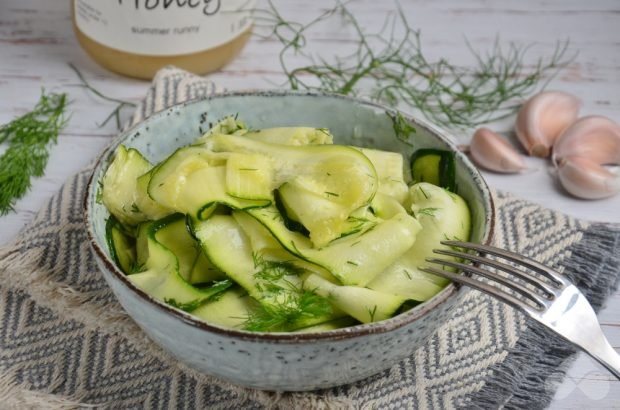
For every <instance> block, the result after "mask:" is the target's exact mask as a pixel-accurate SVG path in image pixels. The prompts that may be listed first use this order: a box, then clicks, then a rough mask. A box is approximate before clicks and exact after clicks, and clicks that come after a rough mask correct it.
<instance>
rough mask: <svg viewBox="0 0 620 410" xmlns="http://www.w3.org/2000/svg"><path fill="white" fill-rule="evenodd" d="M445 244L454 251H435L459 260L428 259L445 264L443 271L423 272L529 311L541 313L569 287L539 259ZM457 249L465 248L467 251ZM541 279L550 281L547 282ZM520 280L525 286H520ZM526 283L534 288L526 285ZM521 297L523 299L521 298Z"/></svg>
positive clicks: (466, 244) (488, 248) (489, 248)
mask: <svg viewBox="0 0 620 410" xmlns="http://www.w3.org/2000/svg"><path fill="white" fill-rule="evenodd" d="M441 243H442V244H444V245H447V246H449V247H450V248H451V249H435V250H434V251H433V252H435V253H437V254H440V255H445V256H450V257H453V258H456V260H454V259H441V258H428V259H426V260H427V262H431V263H436V264H439V265H442V267H443V269H438V268H435V267H423V268H421V270H423V271H424V272H427V273H431V274H435V275H438V276H442V277H445V278H447V279H450V280H452V281H454V282H457V283H461V284H463V285H467V286H470V287H472V288H475V289H478V290H480V291H482V292H486V293H489V294H491V295H494V296H496V297H498V298H500V299H502V300H503V301H505V302H507V303H509V304H511V305H513V306H515V307H518V308H521V309H525V310H528V309H531V308H534V309H536V310H537V311H543V310H545V309H546V308H547V307H548V306H549V305H550V303H551V302H552V301H553V300H554V299H555V297H556V295H557V294H558V293H559V292H560V291H561V289H563V288H564V287H565V286H566V285H567V283H566V281H565V280H564V279H563V278H562V277H561V276H560V275H559V274H558V273H556V272H555V271H553V270H551V269H549V268H548V267H546V266H544V265H542V264H541V263H539V262H537V261H535V260H532V259H529V258H526V257H524V256H521V255H518V254H516V253H513V252H509V251H506V250H503V249H499V248H495V247H492V246H487V245H480V244H474V243H469V242H462V241H442V242H441ZM457 249H462V250H463V251H460V250H457ZM468 251H470V252H468ZM471 251H475V252H478V253H479V254H475V253H471ZM484 255H493V256H495V257H500V258H502V259H504V260H506V261H508V262H512V263H514V264H516V265H518V266H520V267H523V268H525V269H519V268H516V267H515V266H512V265H509V264H507V263H504V262H500V261H498V260H496V259H491V258H489V257H485V256H484ZM459 260H463V261H470V262H473V264H467V263H462V262H460V261H459ZM446 267H450V268H454V269H457V270H460V271H462V272H466V273H468V274H469V275H463V274H457V273H453V272H450V271H448V270H446V269H445V268H446ZM484 267H492V268H495V269H498V270H500V271H503V272H505V273H507V274H508V276H506V275H500V274H499V273H498V272H495V271H491V270H488V269H483V268H484ZM537 275H538V276H537ZM540 276H542V277H544V278H545V279H546V280H543V279H542V278H541V277H540ZM480 277H484V278H487V279H488V280H489V281H482V280H480ZM519 281H521V282H522V283H523V284H522V283H519ZM498 284H499V285H501V286H503V287H505V288H508V289H510V290H511V291H512V292H508V291H506V290H505V289H502V287H501V286H497V285H498ZM525 284H529V285H530V286H529V287H528V286H525ZM518 295H521V296H522V297H521V298H519V297H518Z"/></svg>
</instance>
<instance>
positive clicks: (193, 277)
mask: <svg viewBox="0 0 620 410" xmlns="http://www.w3.org/2000/svg"><path fill="white" fill-rule="evenodd" d="M224 279H226V275H225V274H224V272H222V271H221V270H219V269H218V268H217V267H215V265H213V264H212V263H211V261H209V259H208V258H207V256H206V255H205V254H204V252H202V248H201V249H200V252H198V256H197V257H196V261H195V262H194V266H192V271H191V272H190V275H189V278H188V279H187V281H188V282H189V283H191V284H192V285H195V284H202V283H209V282H215V281H220V280H224Z"/></svg>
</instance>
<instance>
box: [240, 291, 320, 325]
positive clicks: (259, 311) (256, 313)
mask: <svg viewBox="0 0 620 410" xmlns="http://www.w3.org/2000/svg"><path fill="white" fill-rule="evenodd" d="M331 312H332V307H331V304H330V303H329V301H328V300H327V299H326V298H324V297H322V296H319V295H317V294H316V293H314V292H310V291H308V290H298V291H297V292H290V293H288V294H287V297H286V298H285V299H284V300H282V301H280V302H279V303H274V304H261V305H260V307H258V308H256V309H255V310H253V311H252V312H251V313H249V314H248V317H247V320H246V322H245V325H244V329H245V330H250V331H254V332H277V331H286V330H289V329H290V328H291V327H292V326H293V327H294V326H295V324H297V323H299V322H300V321H301V320H303V319H311V318H317V317H321V316H327V315H329V314H330V313H331Z"/></svg>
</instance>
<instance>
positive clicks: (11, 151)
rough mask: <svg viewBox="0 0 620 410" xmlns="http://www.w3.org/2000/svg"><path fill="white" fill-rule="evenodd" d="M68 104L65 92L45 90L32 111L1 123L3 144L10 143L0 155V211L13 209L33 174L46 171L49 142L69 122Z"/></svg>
mask: <svg viewBox="0 0 620 410" xmlns="http://www.w3.org/2000/svg"><path fill="white" fill-rule="evenodd" d="M67 104H68V102H67V95H66V94H64V93H63V94H57V93H50V94H46V93H45V91H43V92H42V93H41V97H40V98H39V101H38V102H37V105H35V107H34V109H33V110H32V111H30V112H28V113H26V114H24V115H22V116H21V117H18V118H15V119H14V120H12V121H11V122H9V123H7V124H5V125H2V126H0V144H2V143H6V144H8V148H7V149H6V151H5V152H4V153H3V154H2V155H1V156H0V187H2V189H0V215H6V214H8V213H9V212H11V211H13V210H14V205H15V201H17V200H18V199H20V198H21V197H23V196H24V195H25V194H26V192H28V190H29V189H30V187H31V184H32V183H31V179H32V177H40V176H42V175H43V173H44V172H45V167H46V166H47V160H48V158H49V154H50V153H49V148H50V145H52V144H55V143H56V142H57V140H58V134H59V133H60V131H61V130H62V129H63V128H64V126H65V125H66V123H67V117H66V113H65V111H66V108H67Z"/></svg>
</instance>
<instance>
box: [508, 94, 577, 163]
mask: <svg viewBox="0 0 620 410" xmlns="http://www.w3.org/2000/svg"><path fill="white" fill-rule="evenodd" d="M580 106H581V101H580V100H579V99H578V98H577V97H575V96H573V95H571V94H567V93H564V92H561V91H545V92H542V93H539V94H536V95H535V96H533V97H532V98H530V99H529V100H527V101H526V102H525V104H523V106H522V107H521V109H520V110H519V113H518V114H517V122H516V124H515V131H516V133H517V137H519V141H521V143H522V144H523V146H524V147H525V149H526V150H527V152H528V153H529V154H530V155H534V156H537V157H545V158H546V157H548V156H549V153H550V150H551V147H552V146H553V143H554V141H555V139H556V138H557V137H558V136H559V135H560V134H561V133H562V131H564V130H565V129H566V128H567V127H568V126H569V125H570V124H572V123H573V122H574V121H575V119H576V118H577V114H578V112H579V108H580Z"/></svg>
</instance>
